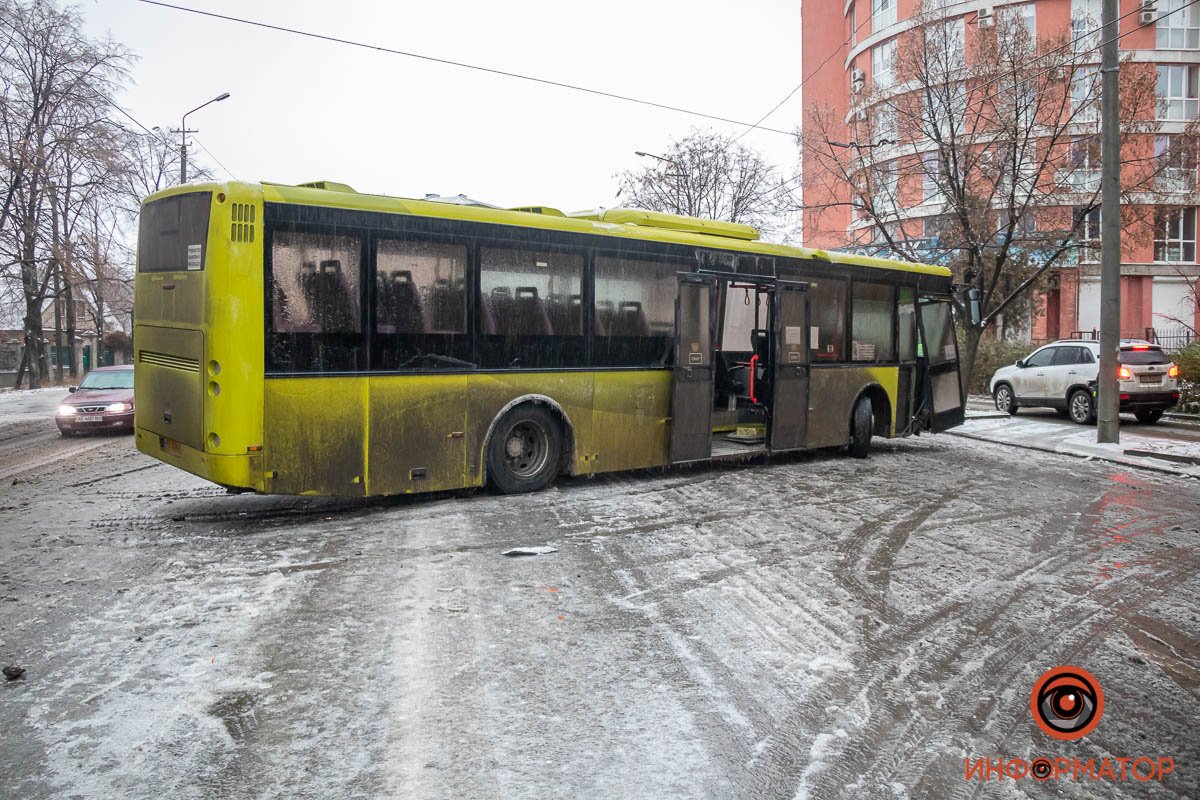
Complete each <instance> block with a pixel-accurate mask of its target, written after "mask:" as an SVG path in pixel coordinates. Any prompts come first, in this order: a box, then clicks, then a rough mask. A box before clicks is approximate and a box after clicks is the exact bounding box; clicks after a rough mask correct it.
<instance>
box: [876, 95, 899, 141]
mask: <svg viewBox="0 0 1200 800" xmlns="http://www.w3.org/2000/svg"><path fill="white" fill-rule="evenodd" d="M874 114H875V131H874V132H875V138H874V139H873V140H872V144H875V145H886V144H896V142H897V141H898V139H899V136H900V127H899V125H898V123H897V121H896V109H895V108H893V107H891V106H888V105H880V106H876V108H875V111H874Z"/></svg>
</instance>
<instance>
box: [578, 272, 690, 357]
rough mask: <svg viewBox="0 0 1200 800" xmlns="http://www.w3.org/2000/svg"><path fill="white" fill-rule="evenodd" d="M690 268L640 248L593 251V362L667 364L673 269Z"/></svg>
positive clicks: (674, 280)
mask: <svg viewBox="0 0 1200 800" xmlns="http://www.w3.org/2000/svg"><path fill="white" fill-rule="evenodd" d="M691 269H692V268H691V267H690V266H685V265H683V264H679V263H673V262H669V261H651V260H649V259H648V258H646V257H645V256H642V255H640V254H637V255H634V254H629V255H625V254H620V253H613V254H601V255H597V256H596V307H595V322H594V324H593V327H594V334H595V347H594V350H593V352H594V355H593V359H592V361H593V364H594V365H595V366H599V367H651V366H666V365H667V364H668V363H669V360H670V354H671V347H672V346H673V344H674V341H675V287H676V283H677V280H678V278H677V275H678V273H680V272H690V271H691Z"/></svg>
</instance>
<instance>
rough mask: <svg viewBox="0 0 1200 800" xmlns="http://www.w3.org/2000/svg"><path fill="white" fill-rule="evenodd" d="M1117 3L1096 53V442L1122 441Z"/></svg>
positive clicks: (1110, 2) (1113, 0)
mask: <svg viewBox="0 0 1200 800" xmlns="http://www.w3.org/2000/svg"><path fill="white" fill-rule="evenodd" d="M1117 3H1118V0H1104V9H1103V21H1104V33H1103V34H1102V35H1103V37H1104V41H1103V43H1102V45H1101V51H1100V74H1101V76H1102V78H1101V80H1102V83H1101V108H1100V112H1101V122H1100V129H1101V130H1100V132H1101V142H1100V146H1101V165H1100V166H1101V173H1100V374H1099V375H1098V376H1097V378H1096V391H1097V395H1098V396H1097V409H1096V411H1097V421H1096V441H1097V442H1098V443H1100V444H1105V443H1110V444H1117V443H1118V442H1120V441H1121V431H1120V421H1119V410H1120V400H1119V398H1118V396H1117V392H1118V385H1117V369H1118V367H1119V365H1118V363H1117V354H1118V352H1119V350H1120V347H1121V140H1120V136H1121V131H1120V119H1119V116H1118V109H1119V108H1120V98H1119V97H1118V94H1119V91H1120V89H1119V87H1120V80H1119V79H1120V74H1119V73H1118V71H1117V70H1118V67H1117V36H1118V31H1117V15H1118V9H1117Z"/></svg>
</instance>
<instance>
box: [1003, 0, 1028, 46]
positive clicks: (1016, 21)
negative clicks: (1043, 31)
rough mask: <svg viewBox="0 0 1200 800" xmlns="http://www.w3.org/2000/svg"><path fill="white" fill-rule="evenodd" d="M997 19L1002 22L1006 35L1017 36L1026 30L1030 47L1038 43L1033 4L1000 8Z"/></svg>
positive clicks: (1025, 34)
mask: <svg viewBox="0 0 1200 800" xmlns="http://www.w3.org/2000/svg"><path fill="white" fill-rule="evenodd" d="M996 17H997V19H998V20H999V21H1000V25H1001V30H1003V31H1005V32H1006V33H1010V34H1014V35H1015V34H1016V33H1017V32H1018V31H1021V28H1024V31H1023V33H1024V36H1025V37H1027V39H1028V42H1029V45H1030V46H1032V45H1033V44H1034V43H1035V42H1036V41H1037V23H1036V19H1037V17H1036V14H1035V11H1034V4H1033V3H1025V4H1023V5H1019V6H1004V7H1003V8H998V9H996ZM1018 26H1020V27H1018Z"/></svg>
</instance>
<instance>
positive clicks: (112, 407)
mask: <svg viewBox="0 0 1200 800" xmlns="http://www.w3.org/2000/svg"><path fill="white" fill-rule="evenodd" d="M131 408H133V406H131V405H130V404H129V403H109V404H108V408H107V409H105V410H106V411H128V410H129V409H131Z"/></svg>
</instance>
